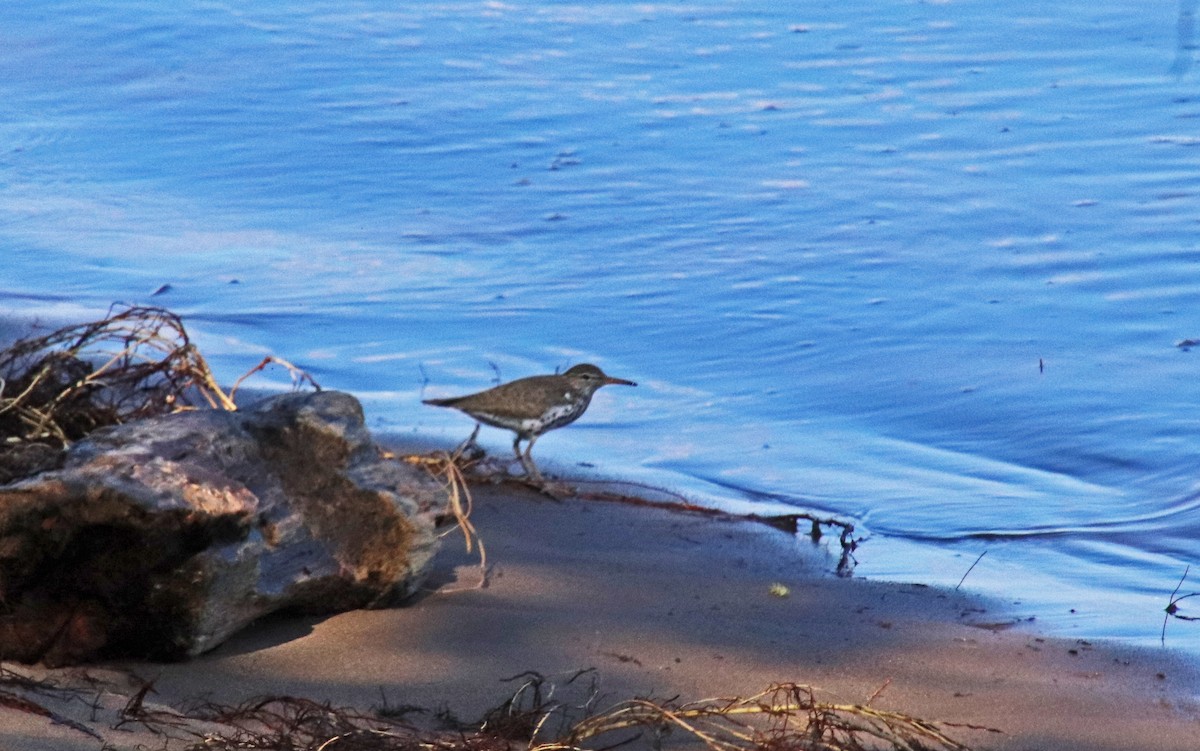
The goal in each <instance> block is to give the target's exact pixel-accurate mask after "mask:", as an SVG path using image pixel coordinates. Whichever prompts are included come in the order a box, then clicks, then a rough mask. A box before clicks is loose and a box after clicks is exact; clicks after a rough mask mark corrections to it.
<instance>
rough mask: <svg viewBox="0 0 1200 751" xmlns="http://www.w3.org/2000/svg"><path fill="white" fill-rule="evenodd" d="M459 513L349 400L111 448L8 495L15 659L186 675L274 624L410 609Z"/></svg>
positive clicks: (323, 396) (6, 555)
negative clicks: (208, 654)
mask: <svg viewBox="0 0 1200 751" xmlns="http://www.w3.org/2000/svg"><path fill="white" fill-rule="evenodd" d="M446 502H447V496H446V493H445V492H444V490H443V489H442V487H441V485H440V483H438V482H437V481H435V480H434V479H432V478H430V477H429V476H428V473H426V472H425V471H424V470H423V469H421V468H419V467H413V466H411V465H408V464H404V463H401V462H397V461H394V460H389V459H385V458H383V457H382V456H381V452H380V450H379V449H378V447H377V446H376V445H375V444H374V443H373V442H372V440H371V437H370V435H369V433H368V431H367V429H366V427H365V426H364V424H363V413H362V407H361V406H360V405H359V403H358V401H357V400H356V399H355V398H354V397H352V396H350V395H348V394H344V393H338V392H331V391H321V392H316V393H292V394H284V395H281V396H276V397H272V398H269V399H266V400H265V401H263V402H261V403H259V404H257V405H255V406H253V407H251V408H250V409H246V410H242V411H239V412H225V411H218V410H205V411H194V412H180V413H177V414H173V415H168V416H164V417H159V418H154V419H149V420H143V421H138V422H133V423H127V424H125V425H119V426H116V427H112V428H106V429H102V430H99V431H96V432H95V433H93V434H92V435H90V436H89V437H88V438H87V439H85V440H83V441H81V442H79V443H77V444H76V445H75V446H73V447H72V448H71V449H70V450H69V452H68V454H67V456H66V460H65V463H64V465H63V466H62V468H60V469H56V470H52V471H49V472H44V473H42V474H40V475H36V476H34V477H30V478H27V479H25V480H22V481H19V482H15V483H12V484H10V485H4V486H0V659H13V660H20V661H25V662H34V661H43V662H46V663H47V664H51V665H61V664H67V663H74V662H81V661H86V660H90V659H96V658H100V657H115V656H137V657H146V658H150V659H182V658H185V657H190V656H194V655H197V654H200V653H202V652H205V651H207V650H209V649H212V648H213V647H215V646H217V645H218V644H220V643H221V642H222V641H223V640H224V639H226V638H227V637H228V636H230V635H231V634H232V633H234V632H235V631H237V630H238V629H240V628H242V627H243V626H245V625H247V624H248V623H250V622H251V621H253V620H255V619H256V618H260V617H262V616H263V615H266V614H268V613H272V612H275V611H280V610H289V611H300V612H309V613H329V612H337V611H342V610H347V609H352V608H360V607H381V606H385V605H389V604H393V603H396V602H398V601H400V600H402V599H404V598H405V597H407V596H409V595H410V594H412V593H413V592H414V591H415V590H416V589H417V587H418V586H419V585H420V584H421V582H422V579H423V577H424V575H425V573H426V569H427V566H428V564H429V562H430V559H431V558H432V557H433V554H434V553H435V552H436V548H437V544H438V536H437V534H436V530H435V520H436V519H437V517H439V516H441V515H442V514H443V513H444V512H445V510H446Z"/></svg>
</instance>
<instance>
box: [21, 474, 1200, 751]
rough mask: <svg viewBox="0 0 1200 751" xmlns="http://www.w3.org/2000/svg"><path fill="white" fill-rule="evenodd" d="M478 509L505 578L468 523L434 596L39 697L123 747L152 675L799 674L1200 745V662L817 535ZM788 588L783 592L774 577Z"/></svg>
mask: <svg viewBox="0 0 1200 751" xmlns="http://www.w3.org/2000/svg"><path fill="white" fill-rule="evenodd" d="M472 519H473V521H474V523H475V525H476V527H477V529H478V530H479V534H480V535H481V537H482V539H483V540H484V541H485V544H486V550H487V556H488V561H489V564H490V565H491V576H490V579H489V583H488V586H487V587H486V588H478V587H477V586H476V585H477V584H478V582H479V580H480V569H479V567H478V564H477V558H475V557H473V556H469V555H467V554H466V553H465V551H464V550H463V546H462V544H461V542H462V541H461V537H458V536H457V533H454V534H452V535H451V536H450V537H449V538H448V539H447V540H446V541H445V542H446V545H445V548H444V551H443V553H442V554H441V555H440V557H439V559H438V561H437V565H436V568H435V571H434V575H433V578H432V579H431V581H430V585H429V586H430V589H429V591H428V592H426V593H425V594H424V595H422V596H420V597H418V598H417V599H416V600H415V601H413V602H410V603H409V604H408V605H407V606H405V607H401V608H396V609H390V610H377V611H357V612H351V613H345V614H342V615H338V616H334V617H329V618H323V619H318V618H300V617H293V618H283V619H278V620H273V621H270V622H268V623H263V624H259V625H257V626H255V627H253V628H251V629H249V630H247V631H245V632H244V633H242V634H240V635H239V636H237V637H235V638H234V639H233V640H231V641H230V642H228V643H227V644H225V645H224V646H222V647H220V648H219V649H217V650H216V651H215V652H213V653H211V654H208V655H206V656H204V657H202V658H200V659H197V660H195V661H192V662H188V663H180V664H169V665H158V664H118V665H107V666H96V667H94V668H88V669H86V670H82V669H75V670H65V671H53V672H51V673H50V674H49V677H51V678H54V679H55V680H57V681H60V682H68V683H69V682H72V681H73V682H74V685H83V684H85V683H86V682H87V681H92V682H93V684H94V685H95V686H96V688H95V689H94V692H93V693H94V695H95V698H94V699H93V700H92V702H91V703H92V704H93V705H94V706H92V707H91V708H89V707H88V706H87V702H81V701H79V700H78V699H76V700H66V699H64V698H63V697H56V696H52V695H48V694H43V695H40V696H39V697H37V700H38V702H39V704H40V705H41V706H44V707H46V708H49V709H51V710H52V711H54V712H55V713H58V717H59V719H60V720H61V719H62V718H64V717H65V718H70V719H72V720H74V721H76V722H78V723H79V724H80V725H81V726H86V727H87V728H89V729H90V730H91V731H92V732H94V733H95V734H96V735H97V736H99V737H101V738H103V739H104V741H105V742H107V743H109V744H111V747H114V748H134V747H135V746H136V744H137V743H146V744H150V743H153V744H154V747H161V746H162V743H163V741H162V740H161V738H158V739H156V738H155V737H153V736H148V735H147V734H146V733H145V730H144V728H139V726H138V725H137V724H136V723H133V724H127V725H125V726H124V727H123V728H121V729H117V730H114V729H112V727H111V725H112V724H113V722H112V714H111V710H115V709H116V708H119V707H120V706H123V705H124V704H125V703H126V702H127V701H128V697H129V695H130V694H131V693H132V692H133V691H134V690H136V687H137V686H138V685H139V684H138V680H137V678H140V679H146V680H153V681H154V688H153V692H152V693H150V694H149V695H147V697H146V703H147V706H155V707H161V708H175V707H180V706H183V705H185V704H187V703H188V702H194V701H196V700H199V699H204V700H212V701H219V702H224V703H237V702H242V701H245V700H247V699H249V698H252V697H255V696H261V695H290V696H300V697H306V698H309V699H314V700H317V701H322V702H324V701H328V702H332V703H333V704H336V705H348V706H354V707H358V708H362V709H369V708H371V707H378V706H380V705H382V704H386V705H390V706H398V705H419V706H422V707H426V708H430V709H435V708H445V709H449V710H450V711H452V712H453V713H454V714H455V715H457V716H458V717H461V718H464V719H470V718H474V717H477V716H480V715H481V714H482V713H483V712H484V711H485V710H486V709H488V708H490V707H492V706H495V705H497V704H498V703H500V702H501V701H502V700H503V699H505V698H507V696H509V695H511V693H512V691H513V685H514V684H512V683H511V682H505V679H508V678H511V677H512V676H515V675H518V674H520V673H523V672H524V671H537V672H538V673H541V674H542V675H544V676H546V678H547V680H548V681H549V682H560V683H564V684H565V682H566V681H567V680H568V679H569V678H570V677H571V676H572V675H573V674H575V673H576V672H577V671H580V670H584V669H589V668H591V669H594V671H593V672H592V673H589V674H588V676H589V680H592V679H594V680H595V681H596V683H597V685H598V688H599V691H600V697H599V700H598V702H597V703H598V704H601V705H602V704H604V703H605V702H616V701H619V700H621V699H627V698H631V697H634V696H654V697H660V698H667V697H675V696H679V697H682V698H684V699H701V698H706V697H715V696H736V695H743V696H744V695H750V694H754V693H756V692H758V691H761V690H762V689H764V688H765V687H766V686H767V685H769V684H771V683H775V682H796V683H803V684H808V685H811V686H813V687H815V688H816V690H817V692H818V695H819V696H820V697H824V698H826V699H829V700H837V701H839V702H847V703H866V702H870V705H871V706H872V707H875V708H879V709H887V710H896V711H901V712H904V713H908V714H911V715H914V716H917V717H921V718H923V719H928V720H938V721H944V722H948V723H954V724H955V725H952V726H949V727H947V732H948V733H949V734H950V735H951V736H952V737H953V738H954V739H955V740H957V741H959V742H961V743H963V744H965V745H968V746H970V747H971V748H979V749H997V750H1000V749H1005V750H1007V749H1029V750H1031V751H1032V750H1034V749H1040V750H1042V751H1052V750H1053V749H1063V750H1064V751H1065V750H1066V749H1071V750H1072V751H1079V750H1081V749H1095V750H1097V751H1101V750H1104V751H1110V750H1111V751H1118V750H1120V751H1128V750H1129V749H1163V750H1164V751H1165V750H1167V749H1180V750H1181V751H1182V750H1183V749H1194V748H1195V747H1196V732H1197V727H1200V725H1198V724H1197V720H1198V719H1200V703H1198V702H1197V701H1196V700H1195V699H1194V694H1195V691H1196V689H1197V687H1200V680H1198V678H1200V675H1198V673H1197V671H1196V669H1195V668H1194V666H1192V665H1190V664H1189V663H1188V661H1186V660H1184V659H1181V658H1179V657H1178V656H1176V655H1173V654H1172V653H1171V652H1170V651H1168V650H1161V651H1159V650H1154V651H1139V650H1133V649H1123V648H1117V647H1113V646H1109V645H1104V644H1089V643H1087V642H1080V641H1070V640H1058V639H1052V638H1046V637H1043V636H1040V635H1038V634H1037V633H1035V632H1033V631H1031V630H1029V629H1028V627H1027V626H1018V627H1013V628H1003V627H999V626H998V625H997V624H1005V623H1010V622H1012V621H1014V620H1018V619H1019V618H1018V616H1019V614H1014V613H1009V612H1004V611H1003V610H1002V609H997V608H994V607H992V606H990V605H988V604H987V603H983V602H980V601H979V600H977V599H974V598H972V597H970V596H968V595H965V594H959V593H953V592H945V591H939V590H936V589H933V588H929V587H924V586H918V585H904V584H883V583H875V582H870V581H862V580H854V579H839V578H836V577H833V576H830V575H829V574H828V573H825V572H824V569H825V568H826V567H827V565H828V561H827V560H824V558H823V556H825V555H826V553H825V552H823V550H822V549H821V548H820V547H817V548H814V546H813V544H812V543H811V542H810V541H809V540H808V539H807V538H806V537H803V536H801V537H799V538H794V537H792V536H790V535H787V534H785V533H782V532H779V531H777V530H774V529H771V528H769V527H767V526H765V525H759V524H753V523H747V522H731V521H723V520H719V519H713V518H708V517H701V516H691V515H686V514H679V513H672V512H667V511H662V510H658V509H653V508H644V507H634V506H627V505H623V504H616V503H606V502H596V501H582V500H572V499H568V500H566V501H563V502H555V501H551V500H547V499H546V498H544V497H541V496H538V495H536V494H534V493H532V492H528V491H525V490H522V489H520V488H515V487H508V486H483V487H479V488H476V489H475V510H474V514H473V516H472ZM835 547H836V543H835ZM780 584H781V585H783V586H784V587H786V588H787V594H786V596H780V594H781V590H779V589H778V588H777V587H776V588H775V589H774V590H772V585H780ZM9 667H16V666H9ZM134 676H136V677H137V678H135V677H134ZM43 677H45V674H43ZM97 682H98V683H97ZM121 686H124V689H122V688H121ZM97 707H99V708H100V709H99V710H98V709H97ZM967 726H976V727H977V728H979V727H986V728H990V729H992V730H981V729H972V728H970V727H967ZM994 731H999V732H994ZM182 735H183V737H182V738H181V740H180V741H178V742H177V743H176V747H178V746H179V745H185V741H186V740H187V737H186V734H182ZM194 741H195V738H194V737H192V738H191V742H194ZM101 747H102V744H101V742H100V741H99V740H98V739H97V738H96V737H92V736H91V735H88V734H87V733H85V732H83V731H82V730H81V729H80V728H78V727H71V726H69V725H64V724H62V723H61V722H55V721H52V720H51V719H47V718H45V717H40V716H37V715H34V714H31V713H30V712H28V711H22V710H20V709H18V708H14V707H13V706H7V705H4V704H2V703H0V748H4V749H16V750H24V749H99V748H101Z"/></svg>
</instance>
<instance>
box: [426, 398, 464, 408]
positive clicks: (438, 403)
mask: <svg viewBox="0 0 1200 751" xmlns="http://www.w3.org/2000/svg"><path fill="white" fill-rule="evenodd" d="M457 401H458V397H453V396H452V397H450V398H449V399H423V400H422V401H421V403H422V404H432V405H433V406H435V407H453V406H454V403H455V402H457Z"/></svg>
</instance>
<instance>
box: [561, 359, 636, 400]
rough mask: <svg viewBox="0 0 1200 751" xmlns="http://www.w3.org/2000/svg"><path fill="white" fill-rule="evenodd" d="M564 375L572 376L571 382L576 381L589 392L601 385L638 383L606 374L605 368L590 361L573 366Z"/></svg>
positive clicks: (577, 385) (576, 384) (577, 384)
mask: <svg viewBox="0 0 1200 751" xmlns="http://www.w3.org/2000/svg"><path fill="white" fill-rule="evenodd" d="M563 376H565V377H566V378H570V379H571V382H572V383H574V384H575V386H576V387H577V388H579V389H581V390H583V391H587V392H588V393H589V394H590V393H592V392H594V391H595V390H596V389H598V388H600V387H601V386H613V385H616V386H636V385H637V384H636V383H634V382H633V381H627V380H625V379H624V378H613V377H612V376H610V375H606V374H605V373H604V371H603V370H601V369H600V368H597V367H596V366H595V365H590V364H588V363H582V364H580V365H575V366H572V367H571V368H570V369H569V370H567V372H566V373H563Z"/></svg>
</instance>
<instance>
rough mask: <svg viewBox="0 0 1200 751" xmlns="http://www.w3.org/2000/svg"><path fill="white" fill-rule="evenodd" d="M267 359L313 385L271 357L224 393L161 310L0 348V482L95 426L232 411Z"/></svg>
mask: <svg viewBox="0 0 1200 751" xmlns="http://www.w3.org/2000/svg"><path fill="white" fill-rule="evenodd" d="M269 363H276V364H279V365H282V366H284V367H286V368H287V369H288V370H289V371H290V372H291V373H292V377H293V381H295V382H296V383H297V384H298V383H300V382H302V381H307V382H308V383H310V384H311V385H312V386H313V387H314V388H316V389H317V390H320V387H319V386H318V385H317V384H316V382H315V381H313V380H312V378H311V377H309V376H308V375H307V374H306V373H303V371H300V370H299V369H298V368H296V367H295V366H293V365H291V364H290V363H288V362H286V361H284V360H281V359H279V358H275V357H268V358H266V359H264V360H263V361H262V362H261V363H259V364H258V365H257V366H255V367H254V368H252V369H251V370H250V371H249V372H247V373H246V374H245V375H244V376H242V377H241V378H239V379H238V381H237V382H236V383H235V385H234V388H233V389H232V390H230V391H229V392H226V391H225V390H224V389H222V388H221V387H220V386H219V385H218V384H217V382H216V379H215V378H214V376H213V373H212V370H211V369H210V368H209V366H208V363H207V362H206V361H205V359H204V357H203V356H202V355H201V354H200V352H199V350H197V349H196V347H195V345H194V344H193V343H192V341H191V339H190V337H189V336H188V333H187V330H186V329H185V328H184V325H183V321H181V320H180V318H179V316H177V315H175V314H174V313H172V312H170V311H168V310H165V309H163V308H157V307H149V306H137V305H135V306H130V307H125V308H119V309H118V308H114V309H113V310H111V311H110V312H109V314H108V315H107V316H105V317H104V318H103V319H101V320H98V321H93V322H90V323H82V324H76V325H72V326H65V327H63V328H60V329H57V330H55V331H51V332H50V333H48V334H44V335H41V336H31V337H27V338H24V339H20V340H18V341H16V342H14V343H13V344H11V345H9V346H7V347H5V348H4V349H3V350H0V441H2V443H0V483H4V482H8V481H11V480H12V479H16V478H18V477H22V476H26V475H29V474H33V473H35V472H38V471H41V470H43V469H47V468H49V467H52V466H54V463H55V462H56V461H57V457H58V455H59V453H60V452H61V451H62V450H63V449H65V448H66V447H68V446H70V445H71V444H72V443H73V442H75V441H78V440H79V439H81V438H83V437H84V436H86V435H87V434H88V433H91V432H92V431H93V430H96V429H97V428H102V427H105V426H108V425H115V424H119V423H124V422H129V421H131V420H137V419H142V418H147V417H154V416H158V415H162V414H167V413H170V412H175V411H178V410H181V409H192V408H195V407H199V406H207V407H209V408H213V409H225V410H235V409H237V406H236V404H235V403H234V395H235V393H236V391H237V387H238V386H239V385H240V384H241V383H242V381H243V380H245V378H246V377H248V376H250V375H251V374H253V373H256V372H258V371H260V370H262V369H263V368H265V367H266V366H267V365H268V364H269Z"/></svg>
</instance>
